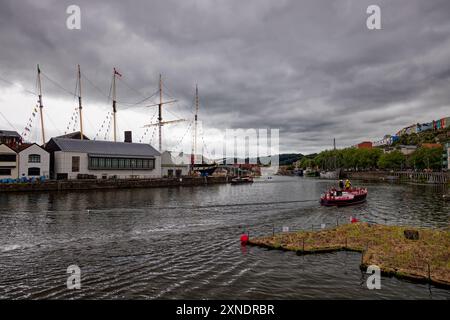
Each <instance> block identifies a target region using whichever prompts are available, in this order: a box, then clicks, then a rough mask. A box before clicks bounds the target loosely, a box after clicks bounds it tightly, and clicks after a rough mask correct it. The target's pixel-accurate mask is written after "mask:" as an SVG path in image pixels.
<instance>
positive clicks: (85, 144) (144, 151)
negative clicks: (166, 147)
mask: <svg viewBox="0 0 450 320" xmlns="http://www.w3.org/2000/svg"><path fill="white" fill-rule="evenodd" d="M52 140H53V141H54V142H55V143H56V145H57V146H58V147H59V149H60V150H61V151H66V152H82V153H89V154H103V155H117V156H120V155H122V156H140V157H145V156H147V157H148V156H152V157H154V156H160V153H159V152H158V151H157V150H156V149H155V148H153V147H152V146H151V145H149V144H144V143H125V142H112V141H95V140H74V139H64V138H52Z"/></svg>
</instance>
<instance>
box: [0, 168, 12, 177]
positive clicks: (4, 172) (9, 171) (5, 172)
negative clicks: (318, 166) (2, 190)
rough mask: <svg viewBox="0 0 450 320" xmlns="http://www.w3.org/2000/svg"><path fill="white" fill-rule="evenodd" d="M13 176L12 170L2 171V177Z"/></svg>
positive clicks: (0, 173)
mask: <svg viewBox="0 0 450 320" xmlns="http://www.w3.org/2000/svg"><path fill="white" fill-rule="evenodd" d="M10 175H11V169H5V168H1V169H0V176H10Z"/></svg>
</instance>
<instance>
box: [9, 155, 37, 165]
mask: <svg viewBox="0 0 450 320" xmlns="http://www.w3.org/2000/svg"><path fill="white" fill-rule="evenodd" d="M0 162H16V155H15V154H0ZM28 162H29V163H41V155H39V154H30V155H29V156H28Z"/></svg>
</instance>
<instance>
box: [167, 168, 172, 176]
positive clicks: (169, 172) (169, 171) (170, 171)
mask: <svg viewBox="0 0 450 320" xmlns="http://www.w3.org/2000/svg"><path fill="white" fill-rule="evenodd" d="M167 176H168V177H169V178H170V177H173V170H172V169H169V170H167Z"/></svg>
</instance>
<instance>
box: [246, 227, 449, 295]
mask: <svg viewBox="0 0 450 320" xmlns="http://www.w3.org/2000/svg"><path fill="white" fill-rule="evenodd" d="M405 230H407V231H408V230H409V231H411V230H412V231H413V232H415V231H418V234H419V239H417V240H410V239H408V238H406V237H405V234H404V232H405ZM249 244H250V245H254V246H259V247H264V248H268V249H280V250H287V251H295V252H297V254H299V255H302V254H316V253H329V252H336V251H356V252H361V253H362V257H361V265H360V268H361V269H362V270H366V269H367V267H368V266H369V265H376V266H378V267H379V268H380V270H381V273H382V274H383V275H388V276H395V277H398V278H405V279H410V280H414V281H419V282H429V283H432V284H434V285H436V286H440V287H445V288H450V229H448V228H447V229H445V230H439V229H424V228H412V227H402V226H386V225H378V224H368V223H353V224H346V225H341V226H338V227H335V228H333V229H326V230H321V231H299V232H291V233H280V234H275V235H274V236H268V237H259V238H253V239H250V240H249Z"/></svg>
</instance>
